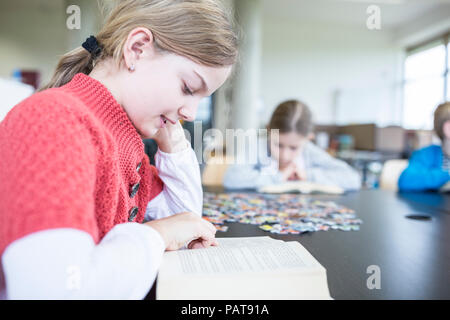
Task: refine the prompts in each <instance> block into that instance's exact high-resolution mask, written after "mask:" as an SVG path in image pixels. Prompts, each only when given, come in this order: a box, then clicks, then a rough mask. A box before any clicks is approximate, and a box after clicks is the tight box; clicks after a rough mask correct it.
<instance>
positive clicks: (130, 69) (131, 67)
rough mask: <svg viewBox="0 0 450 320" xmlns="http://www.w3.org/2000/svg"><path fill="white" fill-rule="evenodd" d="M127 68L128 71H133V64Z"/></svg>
mask: <svg viewBox="0 0 450 320" xmlns="http://www.w3.org/2000/svg"><path fill="white" fill-rule="evenodd" d="M128 70H129V71H130V72H133V71H134V64H132V65H131V66H130V67H129V68H128Z"/></svg>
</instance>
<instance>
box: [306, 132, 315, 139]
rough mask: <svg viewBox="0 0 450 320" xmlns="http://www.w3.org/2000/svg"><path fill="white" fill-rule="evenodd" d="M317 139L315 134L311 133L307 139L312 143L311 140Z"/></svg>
mask: <svg viewBox="0 0 450 320" xmlns="http://www.w3.org/2000/svg"><path fill="white" fill-rule="evenodd" d="M315 137H316V135H315V134H314V132H311V133H310V134H308V135H307V136H306V139H308V140H310V141H311V140H314V138H315Z"/></svg>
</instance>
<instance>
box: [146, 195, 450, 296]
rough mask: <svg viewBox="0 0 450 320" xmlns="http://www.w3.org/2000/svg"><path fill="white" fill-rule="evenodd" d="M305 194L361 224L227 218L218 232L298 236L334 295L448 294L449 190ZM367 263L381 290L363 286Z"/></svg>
mask: <svg viewBox="0 0 450 320" xmlns="http://www.w3.org/2000/svg"><path fill="white" fill-rule="evenodd" d="M205 191H210V192H211V191H213V192H221V191H223V190H220V189H215V190H213V189H207V190H205ZM308 197H315V198H320V199H324V200H332V201H335V202H337V203H339V204H342V205H345V206H347V207H349V208H352V209H354V210H355V211H356V214H357V216H358V217H359V218H361V219H362V220H363V224H362V225H361V229H360V230H359V231H350V232H345V231H340V230H329V231H319V232H313V233H306V234H303V235H277V234H272V233H269V232H265V231H263V230H261V229H259V228H258V226H254V225H246V224H239V223H228V224H227V225H228V226H229V229H228V231H227V232H218V233H217V237H252V236H271V237H273V238H275V239H280V240H284V241H299V242H300V243H301V244H302V245H303V246H304V247H305V248H306V249H307V250H308V251H309V252H310V253H311V254H312V255H313V256H314V257H315V258H316V259H317V260H318V261H319V262H320V263H321V264H322V265H323V266H324V267H325V269H326V270H327V278H328V287H329V289H330V294H331V296H332V297H333V298H334V299H450V195H441V194H426V193H423V194H397V193H394V192H389V191H382V190H362V191H359V192H355V193H349V194H346V195H343V196H319V195H315V196H308ZM408 215H425V216H428V217H430V218H431V219H430V220H416V219H410V218H407V217H406V216H408ZM371 265H376V266H378V267H379V268H380V271H381V288H380V289H372V290H370V289H369V288H368V286H367V279H368V278H369V277H370V276H371V275H372V273H368V271H367V268H368V267H369V266H371ZM154 289H155V288H153V290H152V291H154Z"/></svg>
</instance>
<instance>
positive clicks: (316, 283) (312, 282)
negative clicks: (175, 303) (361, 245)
mask: <svg viewBox="0 0 450 320" xmlns="http://www.w3.org/2000/svg"><path fill="white" fill-rule="evenodd" d="M217 240H218V242H219V246H217V247H210V248H205V249H195V250H180V251H171V252H165V253H164V257H163V262H162V265H161V268H160V270H159V274H158V280H157V287H156V298H157V299H159V300H183V299H187V300H196V299H202V300H213V299H217V300H241V299H246V300H263V299H270V300H277V299H331V297H330V293H329V290H328V285H327V275H326V270H325V268H324V267H322V266H321V265H320V263H319V262H318V261H317V260H316V259H314V257H313V256H312V255H311V254H310V253H309V252H308V251H307V250H306V249H305V248H304V247H303V246H302V245H301V244H300V243H298V242H297V241H292V242H285V241H281V240H274V239H272V238H270V237H251V238H219V239H217Z"/></svg>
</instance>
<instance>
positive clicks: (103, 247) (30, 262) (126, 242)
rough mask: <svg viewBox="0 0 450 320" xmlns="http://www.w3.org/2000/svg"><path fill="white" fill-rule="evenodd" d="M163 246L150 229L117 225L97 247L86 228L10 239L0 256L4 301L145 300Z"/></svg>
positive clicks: (126, 224)
mask: <svg viewBox="0 0 450 320" xmlns="http://www.w3.org/2000/svg"><path fill="white" fill-rule="evenodd" d="M164 250H165V244H164V241H163V239H162V237H161V236H160V234H159V233H158V232H157V231H155V230H154V229H153V228H150V227H148V226H145V225H141V224H138V223H124V224H119V225H116V226H115V227H114V228H113V229H111V231H110V232H108V233H107V234H106V235H105V237H104V238H103V239H102V241H101V242H100V243H99V244H98V245H95V243H94V241H93V239H92V237H91V235H90V234H88V233H87V232H84V231H82V230H77V229H69V228H66V229H52V230H45V231H41V232H36V233H33V234H30V235H28V236H26V237H23V238H21V239H18V240H16V241H14V242H13V243H12V244H11V245H9V246H8V247H7V249H6V250H5V252H4V253H3V255H2V264H3V272H4V275H5V281H6V289H7V298H8V299H143V298H144V297H145V295H146V294H147V293H148V292H149V290H150V288H151V286H152V284H153V282H154V279H155V277H156V274H157V271H158V267H159V266H160V264H161V260H162V254H163V252H164Z"/></svg>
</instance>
